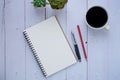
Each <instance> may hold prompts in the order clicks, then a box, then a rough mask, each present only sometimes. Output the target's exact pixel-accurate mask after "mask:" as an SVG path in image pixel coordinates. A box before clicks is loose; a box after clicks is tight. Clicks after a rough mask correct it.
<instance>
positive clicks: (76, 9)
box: [67, 0, 87, 80]
mask: <svg viewBox="0 0 120 80" xmlns="http://www.w3.org/2000/svg"><path fill="white" fill-rule="evenodd" d="M86 8H87V0H76V1H74V0H69V2H68V5H67V35H68V39H69V41H70V43H71V46H72V48H74V47H73V42H72V41H71V31H73V32H74V33H75V37H76V39H77V43H78V46H79V51H80V54H81V58H82V62H78V63H77V64H75V65H73V66H72V67H71V68H69V69H68V70H67V80H80V79H81V80H87V63H86V60H85V58H84V55H83V50H82V47H81V42H80V39H79V35H78V32H77V25H80V28H81V32H82V35H83V40H84V43H85V42H87V27H86V24H85V12H86ZM85 47H86V50H87V44H85Z"/></svg>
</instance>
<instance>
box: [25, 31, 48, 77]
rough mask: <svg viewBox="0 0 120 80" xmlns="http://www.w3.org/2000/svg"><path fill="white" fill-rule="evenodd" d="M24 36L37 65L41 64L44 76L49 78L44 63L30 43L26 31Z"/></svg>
mask: <svg viewBox="0 0 120 80" xmlns="http://www.w3.org/2000/svg"><path fill="white" fill-rule="evenodd" d="M23 34H24V35H25V38H26V39H27V42H28V44H29V46H30V48H31V49H32V52H33V55H34V57H35V59H36V61H37V63H38V64H39V67H40V68H41V70H42V72H43V75H44V76H47V73H46V72H45V70H44V67H43V65H42V63H41V62H40V59H39V57H38V55H37V53H36V51H35V49H34V47H33V45H32V42H31V41H30V38H29V36H28V35H27V32H26V31H24V32H23Z"/></svg>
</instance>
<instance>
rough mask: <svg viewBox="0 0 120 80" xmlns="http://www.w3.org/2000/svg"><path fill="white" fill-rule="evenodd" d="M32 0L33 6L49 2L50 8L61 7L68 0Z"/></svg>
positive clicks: (42, 5) (41, 5)
mask: <svg viewBox="0 0 120 80" xmlns="http://www.w3.org/2000/svg"><path fill="white" fill-rule="evenodd" d="M48 2H49V3H47V2H46V0H34V1H33V2H32V3H33V5H34V6H35V7H45V6H46V5H47V4H50V6H51V8H52V9H63V8H64V6H65V4H66V3H67V2H68V0H48Z"/></svg>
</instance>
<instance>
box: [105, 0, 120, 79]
mask: <svg viewBox="0 0 120 80" xmlns="http://www.w3.org/2000/svg"><path fill="white" fill-rule="evenodd" d="M119 3H120V1H119V0H114V1H112V0H108V2H107V5H108V7H107V9H108V13H109V25H110V30H109V35H108V49H107V50H108V55H107V56H108V68H107V72H108V80H113V79H116V80H120V76H119V74H120V69H119V68H120V62H119V61H120V54H119V53H120V45H119V44H120V42H119V41H120V31H119V29H120V22H119V21H120V5H119ZM106 63H107V62H106Z"/></svg>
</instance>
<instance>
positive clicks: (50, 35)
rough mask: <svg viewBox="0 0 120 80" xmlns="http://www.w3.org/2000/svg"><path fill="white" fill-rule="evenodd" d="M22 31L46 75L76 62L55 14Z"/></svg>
mask: <svg viewBox="0 0 120 80" xmlns="http://www.w3.org/2000/svg"><path fill="white" fill-rule="evenodd" d="M23 33H24V35H25V37H26V39H27V41H28V43H29V45H30V47H31V49H32V51H33V54H34V56H35V58H36V60H37V62H38V64H39V66H40V68H41V70H42V72H43V74H44V75H45V76H46V77H48V76H50V75H52V74H54V73H56V72H58V71H60V70H63V69H65V68H67V67H68V66H70V65H72V64H75V63H76V62H77V60H76V57H75V56H74V54H73V51H72V49H71V47H70V45H69V43H68V41H67V38H66V37H65V34H64V32H63V30H62V28H61V26H60V25H59V23H58V20H57V18H56V17H55V16H53V17H51V18H49V19H47V20H45V21H43V22H40V23H38V24H36V25H34V26H32V27H30V28H28V29H26V30H24V32H23Z"/></svg>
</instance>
